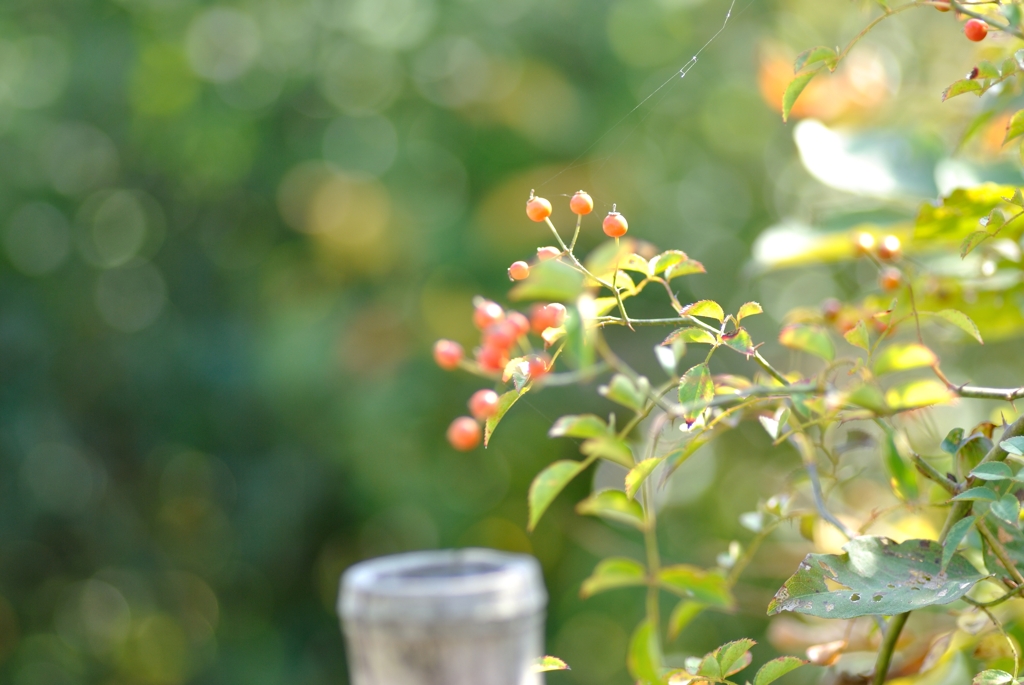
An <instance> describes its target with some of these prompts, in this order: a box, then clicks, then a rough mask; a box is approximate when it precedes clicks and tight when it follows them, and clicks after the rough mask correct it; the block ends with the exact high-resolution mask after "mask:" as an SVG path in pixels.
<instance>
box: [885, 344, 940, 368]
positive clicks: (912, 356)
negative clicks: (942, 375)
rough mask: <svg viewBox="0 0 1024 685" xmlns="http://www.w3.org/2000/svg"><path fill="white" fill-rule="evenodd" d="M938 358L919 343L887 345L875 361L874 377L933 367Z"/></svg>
mask: <svg viewBox="0 0 1024 685" xmlns="http://www.w3.org/2000/svg"><path fill="white" fill-rule="evenodd" d="M938 361H939V358H938V357H937V356H935V353H934V352H932V351H931V350H929V349H928V348H927V347H925V346H924V345H921V344H920V343H897V344H894V345H889V346H888V347H886V348H885V349H884V350H882V352H881V354H879V355H878V357H877V358H876V359H875V375H877V376H881V375H883V374H887V373H893V372H895V371H906V370H908V369H920V368H923V367H928V366H935V364H937V363H938Z"/></svg>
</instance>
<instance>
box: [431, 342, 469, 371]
mask: <svg viewBox="0 0 1024 685" xmlns="http://www.w3.org/2000/svg"><path fill="white" fill-rule="evenodd" d="M462 354H463V353H462V345H460V344H459V343H457V342H455V341H454V340H438V341H437V342H436V343H434V361H435V362H437V365H438V366H440V367H441V368H442V369H444V370H445V371H451V370H452V369H455V368H458V366H459V362H460V361H462Z"/></svg>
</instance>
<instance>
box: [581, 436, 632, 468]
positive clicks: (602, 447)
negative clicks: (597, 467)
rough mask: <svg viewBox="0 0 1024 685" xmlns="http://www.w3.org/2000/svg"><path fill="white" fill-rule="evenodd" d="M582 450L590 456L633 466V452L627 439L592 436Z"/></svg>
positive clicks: (582, 446) (629, 466) (625, 465)
mask: <svg viewBox="0 0 1024 685" xmlns="http://www.w3.org/2000/svg"><path fill="white" fill-rule="evenodd" d="M580 452H582V453H583V454H586V455H587V456H590V457H594V456H596V457H600V458H602V459H607V460H608V461H611V462H614V463H616V464H619V465H620V466H624V467H626V468H627V469H629V468H632V467H633V463H634V462H633V452H632V451H631V450H630V449H629V445H627V444H626V442H625V441H623V440H619V439H618V438H615V437H609V436H601V437H597V438H590V439H589V440H587V441H586V442H584V443H583V445H581V446H580Z"/></svg>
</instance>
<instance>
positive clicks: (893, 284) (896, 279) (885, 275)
mask: <svg viewBox="0 0 1024 685" xmlns="http://www.w3.org/2000/svg"><path fill="white" fill-rule="evenodd" d="M902 282H903V274H902V273H900V270H899V269H896V268H893V267H889V268H887V269H885V270H884V271H882V274H881V275H880V276H879V277H878V284H879V285H880V286H882V290H884V291H886V292H890V293H891V292H892V291H893V290H896V289H897V288H899V287H900V283H902Z"/></svg>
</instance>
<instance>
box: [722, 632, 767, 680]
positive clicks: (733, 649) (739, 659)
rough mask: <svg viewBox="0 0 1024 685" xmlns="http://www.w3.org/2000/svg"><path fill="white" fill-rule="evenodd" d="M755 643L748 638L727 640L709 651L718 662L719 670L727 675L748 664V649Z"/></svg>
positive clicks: (740, 669) (738, 670) (737, 671)
mask: <svg viewBox="0 0 1024 685" xmlns="http://www.w3.org/2000/svg"><path fill="white" fill-rule="evenodd" d="M756 644H757V643H756V642H754V641H753V640H751V639H750V638H743V639H740V640H735V641H733V642H728V643H726V644H724V645H722V646H721V647H719V648H718V649H716V650H715V651H713V652H712V653H711V656H712V657H713V658H714V659H715V661H717V662H718V668H719V672H720V673H721V674H722V675H723V676H725V677H729V676H731V675H733V674H734V673H739V672H740V671H742V670H743V669H744V668H746V667H747V666H749V665H750V649H751V648H752V647H753V646H754V645H756Z"/></svg>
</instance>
